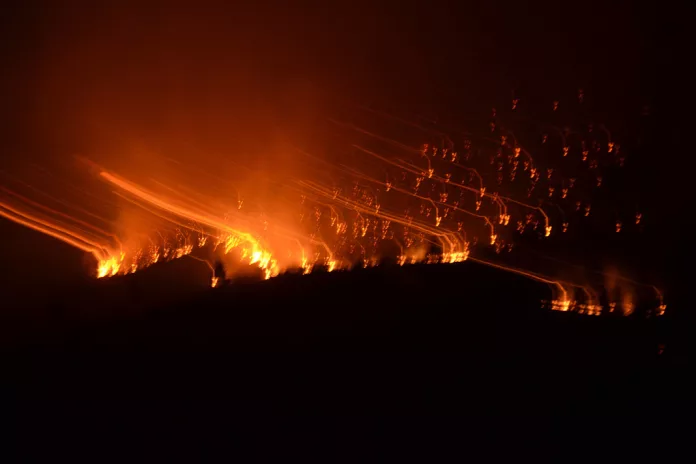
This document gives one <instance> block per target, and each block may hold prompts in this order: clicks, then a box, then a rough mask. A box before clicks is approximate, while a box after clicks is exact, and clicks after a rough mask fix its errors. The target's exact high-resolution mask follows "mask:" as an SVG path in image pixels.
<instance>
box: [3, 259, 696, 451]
mask: <svg viewBox="0 0 696 464" xmlns="http://www.w3.org/2000/svg"><path fill="white" fill-rule="evenodd" d="M131 277H137V274H136V275H135V276H131ZM114 282H116V280H114ZM114 285H115V284H114ZM124 285H125V284H124ZM92 291H94V290H92ZM548 297H549V290H548V289H547V288H545V287H543V286H536V285H535V284H530V283H529V281H527V280H524V279H517V278H516V277H514V276H510V275H508V274H501V273H499V272H497V271H494V270H491V269H488V268H485V267H481V266H476V265H474V264H468V263H464V265H443V266H411V267H408V266H407V267H405V268H389V267H384V268H375V269H370V270H361V271H354V272H343V273H331V274H322V273H316V274H313V275H309V276H301V275H285V276H281V277H279V278H276V279H273V280H271V281H267V282H258V283H248V284H244V285H242V284H238V285H230V286H227V287H223V288H219V289H215V290H205V291H201V293H200V294H197V295H194V296H193V297H191V296H189V297H188V298H183V297H182V298H177V300H178V301H173V302H169V303H167V304H166V305H164V306H162V307H156V308H152V307H150V308H140V309H138V310H137V311H134V310H130V311H129V310H128V308H122V310H123V311H122V314H121V315H120V316H117V315H115V314H114V312H113V311H112V312H111V313H109V315H108V316H103V317H99V316H97V314H98V313H99V312H98V311H96V310H95V311H94V313H92V315H91V317H87V316H85V314H84V313H82V314H75V313H72V312H71V311H70V309H69V308H66V307H65V305H58V306H56V308H61V309H55V308H54V310H53V312H51V311H48V312H45V313H42V316H41V317H42V319H41V321H34V325H30V324H29V323H27V322H26V321H25V323H24V325H22V324H16V325H15V326H16V327H17V329H16V330H15V333H14V334H13V335H14V336H13V337H11V338H6V340H10V339H11V340H12V342H11V343H9V342H8V343H5V344H4V345H3V352H4V355H3V358H4V360H3V365H4V367H3V372H2V386H1V388H2V390H1V393H2V410H3V414H2V416H3V422H5V421H9V424H8V425H9V428H8V429H7V430H9V434H8V433H7V432H6V433H5V436H4V437H3V440H7V442H8V443H10V444H11V445H12V446H11V447H6V448H5V449H6V450H7V449H12V450H16V451H17V452H19V456H23V457H28V456H29V457H30V456H42V457H45V456H52V455H54V454H53V453H55V452H58V451H64V450H73V451H75V450H80V451H85V450H89V452H90V453H92V452H96V453H97V454H90V455H91V456H94V457H95V460H96V461H98V462H101V461H104V460H108V459H110V458H111V459H115V460H120V459H116V458H114V456H122V454H121V453H125V456H130V457H133V456H137V457H139V458H143V457H144V458H145V459H157V460H160V459H164V457H165V456H166V457H170V456H171V457H175V458H183V459H185V460H189V459H190V458H189V457H187V456H189V455H188V454H186V453H185V452H184V451H186V450H187V451H188V452H191V453H193V454H192V455H191V456H200V453H201V452H203V453H204V454H205V453H210V455H211V456H214V455H216V452H213V451H211V450H212V449H216V448H215V446H216V445H214V444H216V443H220V442H225V443H229V442H230V441H231V442H235V443H237V444H239V445H243V446H244V447H245V449H251V450H252V452H253V453H254V456H256V457H257V458H258V459H260V460H262V461H263V460H264V458H263V456H267V453H271V454H277V453H281V454H282V453H283V452H284V451H285V450H286V449H288V447H289V448H295V447H296V446H300V443H304V445H303V446H307V445H309V446H310V448H312V449H318V448H323V447H326V448H329V449H331V450H332V453H333V454H330V455H327V456H332V457H331V458H329V459H328V460H329V461H334V460H336V459H335V457H343V458H345V457H346V456H349V455H352V454H351V453H354V452H356V450H361V451H359V454H357V456H370V452H369V451H368V452H367V455H365V454H363V451H362V450H364V448H363V447H362V445H360V446H359V445H358V444H357V443H356V442H353V441H352V440H353V437H355V436H356V434H359V435H364V434H365V433H367V435H368V436H370V437H372V440H373V441H374V442H375V443H378V444H384V443H392V444H393V445H394V446H396V448H397V449H401V450H402V451H403V449H405V448H404V447H405V446H406V445H409V444H413V443H416V442H420V441H421V440H422V439H424V437H426V436H429V435H433V436H435V437H436V438H438V439H439V440H444V441H446V442H450V443H452V440H454V441H453V442H454V443H458V442H459V441H460V440H468V441H473V442H476V443H478V442H479V439H483V438H484V437H486V440H489V439H492V440H494V441H499V442H500V443H505V444H506V445H505V446H501V445H495V446H491V444H492V443H493V442H489V441H485V442H481V443H478V444H479V445H481V444H482V443H487V444H486V445H484V448H486V449H487V450H488V451H487V452H490V453H492V454H491V455H490V456H489V457H493V456H494V455H497V454H498V453H501V452H502V453H504V454H509V453H513V454H514V452H516V451H515V450H516V449H517V448H516V447H517V446H518V445H519V444H523V443H524V444H529V443H537V444H539V445H540V446H541V448H543V449H545V450H546V451H549V450H551V451H549V452H552V453H555V452H556V451H553V450H555V449H557V450H558V452H559V453H561V454H558V455H555V454H552V455H553V456H557V457H558V458H559V459H560V458H562V457H563V456H564V455H565V454H564V453H567V452H568V450H569V449H570V450H575V449H577V447H578V446H580V445H578V443H583V442H585V441H589V442H594V441H596V440H609V441H614V440H619V438H618V437H619V436H624V435H626V436H629V437H632V438H631V439H632V440H635V439H636V437H643V438H644V439H645V440H647V441H649V442H654V441H655V440H657V439H658V438H657V437H658V436H660V437H662V436H663V435H664V434H665V430H666V429H670V430H671V427H673V426H674V424H675V421H678V420H679V419H678V418H679V417H682V416H684V417H688V415H689V413H688V412H687V411H688V410H689V402H688V401H687V398H688V395H687V393H688V392H687V391H686V390H687V387H686V376H685V368H684V364H685V361H684V360H683V359H680V358H679V355H678V354H674V353H673V351H671V350H670V348H671V347H670V344H669V341H668V339H669V333H670V331H669V330H668V322H669V319H668V318H663V319H662V320H657V319H655V318H652V319H645V318H638V317H636V318H620V317H616V318H615V317H612V316H602V317H587V316H579V315H574V314H565V313H552V312H548V311H546V310H542V309H540V305H539V301H540V300H541V299H543V298H548ZM106 306H108V304H107V302H104V307H106ZM8 327H9V326H8V325H6V327H5V329H7V328H8ZM20 327H24V328H23V329H20ZM29 327H32V328H31V329H30V328H29ZM133 438H135V441H134V440H133ZM385 440H386V441H385ZM412 440H415V441H414V442H412ZM660 440H662V438H660ZM513 443H517V444H515V445H513ZM552 445H553V446H552ZM235 446H236V445H235ZM555 446H558V448H554V447H555ZM569 447H570V448H569ZM141 449H143V450H144V449H147V450H150V451H148V453H149V452H152V453H154V454H139V453H140V451H139V450H141ZM234 449H236V448H234ZM425 449H426V452H425V453H426V454H425V455H424V456H426V458H427V459H428V460H429V459H432V458H433V456H434V454H433V453H437V452H440V451H441V450H439V448H438V447H435V448H431V447H426V448H425ZM201 450H202V451H201ZM227 451H228V452H229V451H230V449H228V450H227ZM133 453H135V454H133ZM233 454H234V452H233ZM375 456H376V457H379V456H382V455H381V454H379V455H372V457H375ZM385 456H388V454H387V455H385ZM348 460H350V461H354V460H353V459H348ZM438 461H439V459H438ZM121 462H122V461H121Z"/></svg>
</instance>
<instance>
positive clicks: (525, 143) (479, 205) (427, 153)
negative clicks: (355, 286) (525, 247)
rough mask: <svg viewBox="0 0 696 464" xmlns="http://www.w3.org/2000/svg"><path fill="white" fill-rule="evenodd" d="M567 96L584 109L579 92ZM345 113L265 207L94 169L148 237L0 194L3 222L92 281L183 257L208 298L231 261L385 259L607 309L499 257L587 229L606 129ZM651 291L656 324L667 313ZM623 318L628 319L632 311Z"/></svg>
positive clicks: (604, 165)
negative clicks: (74, 261)
mask: <svg viewBox="0 0 696 464" xmlns="http://www.w3.org/2000/svg"><path fill="white" fill-rule="evenodd" d="M578 95H579V97H578V98H579V104H580V105H582V104H583V98H584V92H582V91H580V92H579V93H578ZM559 105H560V103H559V101H553V104H552V105H551V106H550V108H549V112H550V113H552V114H553V115H554V116H555V115H556V114H557V113H559V112H560V109H559V108H561V106H559ZM523 106H524V101H522V100H520V98H518V97H515V98H514V99H513V100H512V104H511V109H510V110H509V114H508V116H509V117H510V119H511V120H512V119H514V118H517V117H518V116H519V113H520V110H521V108H522V107H523ZM352 111H353V116H354V117H353V118H352V119H351V121H346V120H341V119H339V118H328V119H327V120H326V121H324V125H323V126H321V127H322V130H324V131H326V132H327V133H330V134H332V137H331V138H330V141H329V142H327V143H326V144H324V145H322V146H320V147H316V146H314V145H312V144H311V143H306V142H305V141H299V142H297V143H295V142H293V143H292V148H291V150H292V152H293V153H292V156H293V157H294V159H297V160H299V161H298V163H300V164H302V166H303V169H302V173H301V175H297V176H287V177H284V176H276V178H274V182H276V183H277V191H276V193H275V197H274V198H273V201H267V200H268V199H267V198H265V197H262V196H260V197H259V198H254V192H253V190H252V191H251V192H250V195H249V196H244V195H241V194H238V195H237V198H236V199H235V200H234V201H232V200H230V201H224V200H221V199H220V198H218V197H216V196H215V195H212V194H210V193H209V192H206V191H201V190H200V187H199V188H198V190H195V191H190V190H188V189H184V188H183V187H181V186H180V185H175V184H172V185H169V184H168V183H167V182H166V179H163V180H160V179H158V178H157V172H154V173H149V174H151V176H150V177H151V178H153V179H155V181H154V182H151V184H152V185H150V184H148V185H145V183H144V182H142V181H136V180H135V179H134V178H133V177H129V176H124V175H121V174H120V173H116V172H114V171H112V170H110V169H109V168H107V167H103V166H100V165H96V164H94V163H92V164H90V166H91V167H92V168H93V169H92V171H93V172H96V173H97V176H96V177H97V178H98V179H99V180H100V181H101V182H102V183H103V185H106V186H108V188H109V189H110V190H111V193H112V194H113V195H115V196H116V197H117V198H118V199H119V201H121V202H123V203H125V204H127V205H129V206H130V207H132V208H135V209H138V210H139V211H141V212H142V213H143V214H146V215H148V217H150V218H152V220H153V223H156V224H157V225H158V226H157V227H156V228H154V230H144V231H143V230H137V231H126V232H128V233H126V234H123V233H121V234H119V233H117V232H115V230H118V227H114V225H113V223H109V221H108V220H103V219H97V218H98V216H97V215H96V214H93V213H89V214H86V213H85V208H83V207H82V205H80V204H74V203H67V202H63V203H62V206H60V207H57V206H55V205H52V206H49V205H48V204H47V202H43V203H42V202H40V201H35V200H33V199H31V198H29V197H28V196H25V195H22V194H20V193H18V192H17V191H15V190H14V189H10V188H5V187H3V188H2V191H3V192H4V193H5V196H4V197H3V199H2V200H0V215H2V216H4V217H5V218H7V219H10V220H12V221H14V222H17V223H19V224H22V225H24V226H27V227H30V228H33V229H35V230H38V231H40V232H42V233H45V234H47V235H50V236H52V237H54V238H57V239H59V240H62V241H63V242H65V243H68V244H70V245H72V246H74V247H76V248H79V249H81V250H83V251H85V252H88V253H91V254H92V255H93V256H94V258H95V260H96V263H97V265H96V272H95V274H96V276H97V277H99V278H105V277H111V276H116V275H122V274H128V273H133V272H138V271H140V270H142V269H144V268H147V267H149V266H151V265H153V264H156V263H159V262H161V261H168V260H172V259H179V258H183V257H186V256H189V257H191V258H193V259H198V260H201V261H204V262H206V263H207V265H208V267H209V268H210V270H211V272H212V277H211V286H212V287H216V286H219V285H220V284H221V283H222V282H223V281H224V279H225V277H226V276H225V275H218V269H217V268H216V266H215V265H214V261H215V260H221V259H222V260H225V259H228V258H229V257H234V260H235V261H236V263H237V264H239V265H243V266H249V267H252V268H257V269H258V270H260V272H261V273H262V276H263V277H264V278H266V279H268V278H271V277H273V276H276V275H278V274H279V273H280V272H283V271H284V270H286V269H290V268H298V269H301V270H302V272H303V273H310V272H312V271H313V270H316V269H319V268H322V269H325V270H327V271H329V272H331V271H333V270H337V269H346V268H349V267H353V266H355V265H356V264H357V265H362V266H372V265H375V264H377V263H378V262H379V261H380V259H382V258H385V257H388V256H389V255H390V254H391V255H392V257H394V258H395V259H396V262H397V263H398V264H400V265H405V264H410V263H419V262H426V263H458V262H462V261H466V260H467V259H471V260H474V261H477V262H479V263H482V264H485V265H489V266H493V267H496V268H499V269H502V270H505V271H507V272H513V273H516V274H519V275H523V276H525V277H527V278H530V279H533V280H536V281H538V282H542V283H544V284H548V285H550V286H551V287H552V288H553V289H554V293H555V294H556V298H554V299H553V300H552V301H550V302H549V303H547V306H548V307H549V308H550V309H552V310H557V311H563V312H565V311H575V312H578V313H580V314H587V315H599V314H601V313H602V312H603V311H609V312H612V311H613V307H609V308H603V307H602V306H601V305H600V304H599V303H598V299H597V297H596V295H595V292H594V291H593V290H592V288H590V287H588V286H587V285H586V284H585V283H582V282H572V281H567V280H560V279H558V278H555V277H552V276H549V275H547V274H546V273H540V272H536V271H531V270H529V269H525V268H523V267H520V266H513V265H511V264H509V263H507V262H506V258H505V256H504V255H505V254H511V253H512V252H513V249H514V248H515V247H516V245H517V244H518V243H519V240H518V238H519V237H521V236H533V237H537V238H538V239H539V240H546V239H549V238H553V237H556V236H558V235H561V236H570V235H571V234H572V232H573V230H574V229H580V228H582V227H583V226H582V224H583V221H590V220H591V219H592V216H591V212H592V211H594V210H593V206H594V205H593V204H592V200H593V198H594V197H595V195H594V193H595V192H596V191H597V190H598V189H602V188H604V187H603V185H604V183H605V182H607V181H608V180H610V179H611V175H610V172H611V171H613V170H615V168H619V169H620V168H622V167H623V166H624V163H625V153H624V150H622V149H621V145H620V144H619V143H618V142H617V141H616V140H614V138H613V137H612V134H611V133H610V132H609V130H608V129H607V128H606V127H604V126H603V125H595V124H585V125H584V126H581V127H576V128H572V129H571V128H569V126H566V127H565V128H564V129H559V128H557V127H556V126H554V125H553V124H548V123H541V122H537V121H531V124H532V125H533V126H534V127H536V128H537V130H535V131H529V132H524V133H521V134H519V133H515V132H513V131H512V130H511V129H509V128H508V127H507V125H506V123H505V121H504V120H503V117H502V116H501V112H500V111H497V110H495V109H494V110H493V113H492V117H491V118H490V120H489V123H488V126H487V127H488V130H487V131H486V130H484V131H482V132H479V133H474V132H467V131H465V130H464V128H457V127H452V128H446V127H442V126H437V127H435V126H433V125H432V124H427V123H425V122H423V121H421V120H418V119H413V118H404V117H401V116H399V115H395V114H391V113H386V112H380V111H376V110H374V109H370V108H364V107H359V106H356V107H355V108H352ZM528 122H529V121H528ZM394 127H398V129H394ZM185 170H186V169H184V171H185ZM247 170H248V172H250V173H251V174H250V175H254V176H257V175H260V176H263V175H266V174H269V175H270V174H273V173H263V172H262V173H257V172H253V170H252V169H250V168H247ZM193 171H194V169H193V168H191V172H193ZM181 174H182V176H184V177H185V174H186V172H182V173H181ZM136 177H137V176H136ZM271 177H272V176H271ZM277 177H279V179H278V178H277ZM153 186H154V187H153ZM29 187H31V189H33V190H35V191H36V190H37V189H36V188H35V187H34V186H29ZM223 188H224V189H226V190H230V191H231V190H234V186H228V185H223ZM269 206H270V207H269ZM600 207H601V205H600ZM627 216H629V217H628V218H616V219H615V220H613V223H611V224H606V225H604V226H606V229H607V230H613V231H615V233H621V234H625V233H626V232H627V229H630V228H631V227H634V228H635V227H641V226H642V224H643V222H644V221H645V219H646V218H644V217H643V214H642V213H641V212H639V211H631V212H630V213H629V214H627ZM604 226H602V227H604ZM125 235H128V238H127V239H126V237H125ZM491 252H492V256H493V257H491ZM227 267H228V268H229V267H230V266H227ZM656 292H657V293H658V294H659V299H660V304H659V308H658V310H657V314H660V315H661V314H664V311H665V308H666V305H665V304H664V302H663V301H662V295H661V293H659V291H657V290H656ZM575 294H580V295H583V298H582V301H578V300H577V299H576V298H575V297H573V296H572V295H575ZM621 307H622V308H623V311H624V314H630V313H631V312H632V310H633V309H632V308H633V303H632V302H629V301H623V302H622V305H621Z"/></svg>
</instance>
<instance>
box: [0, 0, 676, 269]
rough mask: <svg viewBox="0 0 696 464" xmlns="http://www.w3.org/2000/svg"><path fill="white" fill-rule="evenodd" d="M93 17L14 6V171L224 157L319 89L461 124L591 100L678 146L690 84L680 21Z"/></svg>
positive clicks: (425, 9) (406, 6)
mask: <svg viewBox="0 0 696 464" xmlns="http://www.w3.org/2000/svg"><path fill="white" fill-rule="evenodd" d="M94 3H95V5H88V4H87V2H82V1H80V2H32V1H25V2H15V3H14V5H9V6H4V8H3V15H2V18H1V19H0V21H1V22H0V60H1V62H2V68H3V72H2V73H1V74H0V106H1V108H2V109H1V110H0V115H1V119H0V123H1V127H2V128H3V129H2V132H3V134H2V135H3V142H4V146H5V148H4V150H3V151H4V153H3V155H2V157H3V159H2V165H3V168H4V167H5V166H15V165H17V164H20V165H21V164H22V163H26V161H27V160H28V159H31V160H42V159H43V158H45V157H49V158H51V159H52V160H53V161H55V159H57V157H61V156H67V154H70V153H74V152H84V151H90V150H94V149H95V147H97V148H99V149H101V147H104V146H108V145H115V144H119V143H122V141H123V140H128V139H133V138H138V137H148V138H150V139H152V140H158V137H159V138H171V134H172V133H173V132H176V133H177V134H182V133H183V135H178V136H179V137H181V138H180V139H177V141H178V142H181V143H184V142H194V143H195V141H196V140H198V139H201V140H203V139H204V140H212V142H210V143H212V144H214V143H223V142H224V141H225V140H226V139H225V137H223V136H222V135H219V134H222V133H224V132H225V130H226V129H225V128H226V127H228V126H231V125H233V123H234V124H235V125H237V130H238V131H239V132H240V133H243V132H244V131H245V130H246V132H252V133H253V127H254V124H255V123H258V122H259V121H264V120H265V117H266V114H265V113H264V111H265V110H263V109H260V108H265V106H264V105H260V104H259V103H260V102H269V101H274V100H276V99H278V98H280V97H282V96H283V95H287V94H297V93H298V92H306V93H307V97H308V99H311V98H312V97H314V96H315V95H313V93H315V92H317V89H321V91H322V92H327V93H329V94H331V93H333V94H336V95H341V96H345V97H347V98H353V99H356V100H360V101H375V100H380V101H384V102H402V103H403V102H404V101H406V104H407V105H412V106H414V107H417V106H418V105H422V104H424V103H427V105H431V107H435V108H441V109H443V111H449V108H448V107H456V106H458V105H459V106H465V105H480V106H481V107H482V108H483V107H489V106H491V105H490V102H491V101H495V100H496V99H497V100H500V99H502V100H503V101H507V99H508V98H509V96H510V95H511V94H512V92H513V91H514V92H516V93H517V94H518V95H522V96H529V98H536V97H539V98H546V99H549V100H551V99H553V98H557V96H558V95H561V94H563V93H567V92H571V93H572V92H574V91H575V90H576V89H577V88H578V87H583V88H585V89H586V92H587V93H588V94H592V95H594V96H595V98H596V99H597V100H601V101H602V102H603V103H604V104H605V105H606V107H607V111H611V110H620V111H626V112H627V114H632V112H637V111H638V110H639V108H641V107H642V106H643V105H651V106H652V107H653V108H656V110H657V114H658V116H659V118H661V119H660V121H659V123H657V125H658V126H659V129H655V130H658V131H663V132H661V133H664V134H667V135H666V137H665V138H666V139H669V140H671V139H673V138H674V137H673V134H670V133H669V132H665V131H669V130H673V124H672V122H670V121H671V118H675V119H676V117H675V116H674V115H673V113H672V111H673V110H672V108H673V105H674V99H675V97H674V96H675V95H678V93H677V92H678V91H677V90H675V89H676V88H677V87H678V82H679V77H678V75H677V76H675V77H674V80H673V81H671V85H666V84H665V79H664V75H665V72H668V70H670V69H672V66H673V65H674V63H675V62H676V61H677V57H678V56H679V52H678V50H679V48H678V47H679V45H680V41H679V40H678V30H679V28H678V27H677V24H678V19H679V16H680V15H679V14H678V12H675V11H668V10H665V11H657V10H655V9H652V8H653V7H654V6H653V5H651V7H650V8H648V7H647V6H640V5H639V2H628V1H619V2H599V1H597V2H583V3H578V2H571V3H568V2H551V1H543V2H531V3H530V2H500V1H487V2H480V3H479V4H475V3H472V2H464V1H452V2H437V1H435V2H432V1H429V2H388V4H387V2H359V1H353V2H280V1H278V2H207V1H197V2H177V1H167V2H164V1H162V2H154V1H153V2H151V1H137V2H136V1H134V2H129V1H120V2H106V1H105V2H94ZM607 3H610V5H608V4H607ZM58 5H60V6H58ZM674 74H678V73H674ZM306 89H311V90H306ZM619 117H621V116H619ZM245 125H246V126H245ZM191 126H195V127H197V128H199V130H197V131H178V130H177V128H184V127H186V128H188V127H191ZM184 132H185V133H184ZM216 137H219V139H216ZM189 139H191V140H189ZM667 146H668V145H667ZM651 169H659V170H662V171H664V172H669V169H670V167H669V165H668V164H665V162H663V163H662V164H660V165H659V166H651ZM650 188H652V189H654V190H655V192H657V194H660V195H666V194H667V193H665V192H664V189H662V188H661V186H656V185H652V186H650ZM658 203H659V202H658ZM666 214H672V213H670V212H669V211H668V212H667V213H666ZM3 227H4V226H3ZM28 240H29V239H28ZM39 241H40V240H39ZM37 246H39V245H37ZM40 246H43V245H40ZM71 259H72V258H71Z"/></svg>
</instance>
